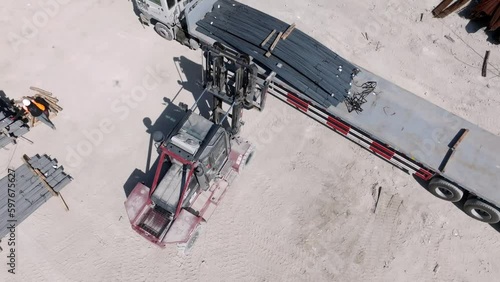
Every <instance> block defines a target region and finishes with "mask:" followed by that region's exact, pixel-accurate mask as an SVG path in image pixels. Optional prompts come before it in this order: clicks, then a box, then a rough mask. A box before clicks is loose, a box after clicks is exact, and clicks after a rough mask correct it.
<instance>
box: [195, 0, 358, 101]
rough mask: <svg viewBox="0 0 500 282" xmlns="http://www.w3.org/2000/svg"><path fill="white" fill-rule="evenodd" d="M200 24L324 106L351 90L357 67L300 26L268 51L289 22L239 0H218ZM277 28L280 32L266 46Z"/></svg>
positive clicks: (204, 30)
mask: <svg viewBox="0 0 500 282" xmlns="http://www.w3.org/2000/svg"><path fill="white" fill-rule="evenodd" d="M197 24H198V28H197V30H198V31H199V32H201V33H203V34H206V35H209V36H210V37H215V38H216V39H217V40H219V41H221V42H224V43H225V44H228V45H229V46H231V47H232V48H234V49H236V50H238V51H239V52H242V53H245V54H248V55H250V56H252V57H254V58H255V59H256V60H257V61H258V62H259V63H261V64H263V65H265V67H267V68H268V69H270V70H272V71H275V72H276V73H277V76H278V78H279V79H281V80H283V81H285V82H287V83H288V84H289V85H291V86H292V87H293V88H295V89H297V90H299V91H301V92H303V93H305V94H306V95H308V96H310V97H311V98H312V99H313V100H315V101H316V102H318V103H320V104H322V105H323V106H325V107H328V106H330V105H334V106H337V105H338V104H339V103H342V102H343V101H344V99H345V97H347V96H348V95H349V89H350V88H351V81H352V78H353V76H354V75H355V70H356V67H355V66H354V65H353V64H351V63H349V62H347V61H346V60H344V59H343V58H342V57H340V56H339V55H337V54H336V53H334V52H333V51H331V50H330V49H328V48H327V47H325V46H324V45H322V44H321V43H319V42H318V41H316V40H315V39H313V38H311V37H310V36H308V35H307V34H305V33H303V32H301V31H300V30H297V29H295V30H293V31H292V32H291V33H290V35H289V36H288V37H287V38H286V39H281V38H280V39H279V41H278V43H277V45H276V48H274V50H272V52H271V53H272V55H271V56H270V57H266V56H265V54H266V52H268V50H269V49H270V46H271V45H272V44H273V43H274V42H275V40H276V37H277V36H278V35H279V32H285V31H286V30H287V29H288V27H289V25H288V24H287V23H285V22H282V21H280V20H278V19H276V18H274V17H271V16H269V15H267V14H265V13H262V12H260V11H258V10H256V9H253V8H251V7H248V6H246V5H243V4H241V3H238V2H236V1H233V0H219V1H217V2H216V3H215V4H214V7H213V10H212V11H211V12H210V13H208V14H207V15H206V16H205V18H204V19H202V20H200V21H199V22H198V23H197ZM273 30H276V31H277V32H275V34H274V35H273V36H271V38H270V40H268V41H267V42H266V43H265V44H264V45H263V46H261V43H262V42H263V41H264V40H265V39H266V38H267V37H268V36H269V35H270V34H271V32H272V31H273Z"/></svg>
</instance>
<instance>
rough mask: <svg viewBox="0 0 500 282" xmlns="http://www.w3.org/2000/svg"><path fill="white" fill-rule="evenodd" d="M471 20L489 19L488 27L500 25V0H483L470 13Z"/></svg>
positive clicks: (493, 28)
mask: <svg viewBox="0 0 500 282" xmlns="http://www.w3.org/2000/svg"><path fill="white" fill-rule="evenodd" d="M469 19H471V20H483V19H484V20H488V29H489V30H496V29H498V28H499V27H500V0H482V1H481V2H479V4H477V6H475V7H474V8H473V9H472V11H471V13H470V15H469Z"/></svg>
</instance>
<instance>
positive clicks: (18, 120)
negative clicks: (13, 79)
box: [0, 92, 29, 149]
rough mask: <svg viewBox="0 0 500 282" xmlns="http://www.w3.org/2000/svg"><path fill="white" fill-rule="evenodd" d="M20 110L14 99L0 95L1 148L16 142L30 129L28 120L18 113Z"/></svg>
mask: <svg viewBox="0 0 500 282" xmlns="http://www.w3.org/2000/svg"><path fill="white" fill-rule="evenodd" d="M2 94H3V92H2ZM19 111H20V109H19V108H18V107H16V106H15V104H14V103H13V101H11V100H9V99H8V98H7V97H6V96H4V95H0V149H1V148H3V147H5V146H7V145H8V144H10V143H15V142H16V139H17V138H19V137H21V136H22V135H24V134H25V133H26V132H28V131H29V126H28V124H27V122H26V120H24V119H22V117H21V115H18V113H19Z"/></svg>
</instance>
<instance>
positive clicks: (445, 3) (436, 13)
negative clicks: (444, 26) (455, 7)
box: [432, 0, 453, 18]
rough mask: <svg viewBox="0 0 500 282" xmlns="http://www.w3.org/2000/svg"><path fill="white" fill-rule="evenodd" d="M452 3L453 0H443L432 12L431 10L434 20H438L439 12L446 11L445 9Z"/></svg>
mask: <svg viewBox="0 0 500 282" xmlns="http://www.w3.org/2000/svg"><path fill="white" fill-rule="evenodd" d="M452 1H453V0H443V1H442V2H441V3H439V5H437V7H436V8H434V10H432V15H434V17H436V18H439V14H441V12H442V11H443V10H444V9H446V7H448V6H449V5H450V4H451V2H452Z"/></svg>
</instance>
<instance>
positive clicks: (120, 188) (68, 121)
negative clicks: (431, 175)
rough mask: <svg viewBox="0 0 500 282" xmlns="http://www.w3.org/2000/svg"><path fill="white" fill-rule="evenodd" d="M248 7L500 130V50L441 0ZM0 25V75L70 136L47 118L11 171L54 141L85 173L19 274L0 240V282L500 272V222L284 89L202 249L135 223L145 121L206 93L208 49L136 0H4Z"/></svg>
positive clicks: (466, 277) (26, 235) (24, 242)
mask: <svg viewBox="0 0 500 282" xmlns="http://www.w3.org/2000/svg"><path fill="white" fill-rule="evenodd" d="M242 2H244V3H246V4H250V5H252V6H253V7H255V8H258V9H260V10H263V11H266V12H268V13H270V14H272V15H274V16H276V17H279V18H281V19H282V20H285V21H287V22H289V23H292V22H295V23H296V24H297V26H298V28H300V29H301V30H303V31H305V32H308V33H309V34H310V35H311V36H313V37H314V38H317V39H318V40H320V41H321V42H322V43H324V44H325V45H326V46H328V47H330V48H332V49H333V50H335V51H336V52H338V53H339V54H340V55H342V56H344V57H345V58H347V59H348V60H350V61H352V62H354V63H356V64H358V65H360V66H362V67H364V68H367V69H369V70H371V71H373V72H374V73H377V74H379V75H381V76H382V77H385V78H387V79H389V80H391V81H393V82H395V83H397V84H398V85H401V86H402V87H404V88H406V89H408V90H410V91H412V92H414V93H416V94H417V95H419V96H421V97H423V98H424V99H427V100H429V101H431V102H433V103H435V104H437V105H439V106H441V107H443V108H445V109H447V110H449V111H451V112H453V113H455V114H457V115H459V116H461V117H463V118H465V119H467V120H470V121H471V122H474V123H476V124H478V125H479V126H481V127H483V128H485V129H487V130H489V131H491V132H493V133H494V134H500V123H499V122H498V111H499V110H500V95H499V93H500V78H499V77H498V75H499V74H500V72H499V68H500V65H499V62H500V58H499V54H500V50H499V47H498V46H494V45H491V44H490V43H488V42H487V41H486V36H485V34H484V33H483V32H481V31H480V32H477V33H474V34H468V33H467V31H466V30H465V25H466V24H467V22H466V20H464V19H461V18H459V17H458V16H457V15H456V14H453V15H451V16H449V17H447V18H445V19H443V20H437V19H433V18H431V16H430V10H432V8H433V7H434V6H435V5H437V3H438V2H439V1H438V0H425V1H410V0H404V1H396V0H390V1H382V0H359V1H350V0H338V1H329V0H317V1H306V0H304V1H287V0H275V1H263V0H256V1H249V0H246V1H242ZM40 3H52V4H51V5H49V6H47V5H41V4H40ZM43 7H45V8H46V9H48V10H47V11H44V9H43ZM421 13H423V14H424V16H423V20H422V21H420V14H421ZM30 28H31V30H32V32H31V33H30V32H29V30H28V29H30ZM365 32H366V33H367V36H366V35H362V34H363V33H365ZM0 34H1V35H2V40H1V41H0V50H1V54H0V82H1V83H0V85H1V86H0V88H1V89H2V90H4V91H5V92H6V94H7V95H8V96H10V97H12V98H15V97H20V96H22V95H26V94H29V93H30V92H29V89H28V88H29V86H31V85H34V86H38V87H41V88H44V89H47V90H50V91H52V92H53V93H55V95H56V96H57V97H59V98H60V100H61V105H62V106H63V107H64V111H63V112H62V113H61V115H60V116H58V117H57V118H55V119H54V122H55V124H56V126H57V131H52V130H51V129H49V128H46V127H43V126H39V127H36V128H34V129H33V130H32V131H31V132H30V133H29V134H27V135H26V137H28V138H30V139H32V140H33V141H34V142H35V144H34V145H29V144H28V143H27V142H23V141H21V142H19V144H18V145H16V146H9V150H7V151H1V152H0V165H1V167H0V169H1V170H2V172H1V175H0V176H4V175H5V174H6V171H5V172H4V169H5V170H6V168H7V166H8V165H9V164H10V165H11V166H12V167H17V166H18V165H20V164H21V156H22V155H23V154H27V155H33V154H36V153H48V154H50V155H51V156H53V157H55V158H57V159H58V160H59V162H60V163H61V164H63V165H64V166H65V168H66V170H67V171H68V172H69V173H70V174H71V175H72V176H73V177H74V179H75V180H74V181H73V182H72V183H71V184H70V185H69V186H67V187H66V188H65V189H64V190H63V191H62V192H63V195H64V197H65V199H66V202H67V203H68V205H69V207H70V211H69V212H65V211H64V209H63V207H62V205H61V203H60V201H59V200H57V199H50V200H49V201H48V202H47V203H46V204H45V205H43V206H42V207H41V208H40V209H39V210H38V211H37V212H36V213H34V214H33V215H32V216H31V217H29V218H28V219H27V220H26V221H24V222H23V223H22V224H21V225H20V227H18V229H17V250H16V251H17V256H18V260H17V262H18V265H17V267H16V272H17V274H16V275H11V274H9V273H7V266H6V262H7V258H6V255H7V252H6V250H7V246H6V242H5V240H4V242H2V243H1V244H0V246H1V247H2V248H3V251H2V252H1V253H0V262H1V263H0V264H1V265H3V266H2V270H1V271H0V281H496V280H497V279H498V276H499V274H500V260H499V259H498V253H499V251H500V243H499V240H498V238H499V236H500V234H499V233H498V231H497V230H495V228H492V227H491V226H490V225H487V224H482V223H479V222H476V221H474V220H472V219H470V218H469V217H467V216H466V215H465V214H464V213H463V212H462V211H461V210H460V209H458V208H457V207H456V206H454V205H453V204H450V203H445V202H442V201H440V200H438V199H436V198H434V197H433V196H432V195H431V194H430V193H428V192H427V191H426V190H424V189H423V188H422V187H421V186H420V185H419V184H418V183H417V182H416V181H415V180H414V179H413V178H412V177H411V176H408V175H406V174H404V173H403V172H401V171H399V170H397V169H396V168H394V167H392V166H391V165H389V164H387V163H385V162H384V161H382V160H381V159H379V158H377V157H375V156H373V155H372V154H370V153H369V152H367V151H365V150H363V149H361V148H360V147H358V146H356V145H355V144H353V143H351V142H349V141H347V140H345V139H344V138H342V137H341V136H339V135H337V134H335V133H333V132H332V131H330V130H328V129H327V128H325V127H323V126H321V125H320V124H318V123H316V122H314V121H313V120H311V119H309V118H307V117H306V116H304V115H302V114H301V113H300V112H297V111H296V110H294V109H292V108H290V107H288V106H287V105H285V104H283V103H281V102H279V101H278V100H276V99H275V98H270V99H269V102H268V105H267V108H266V110H265V111H264V112H263V113H258V112H255V111H253V112H248V113H245V116H244V120H245V122H246V125H245V127H244V131H243V136H244V137H246V138H248V139H249V140H250V141H252V142H254V143H255V144H256V145H257V153H256V155H255V157H254V158H253V161H252V162H251V164H250V166H249V167H247V169H246V170H245V171H244V173H243V174H242V175H241V177H239V178H238V179H237V181H236V183H235V184H234V185H233V186H232V187H231V190H230V191H229V192H228V194H227V195H226V197H225V199H224V202H223V203H222V205H221V206H220V207H219V209H218V210H217V211H216V212H215V214H214V215H213V217H212V218H211V220H210V222H209V223H208V224H207V225H205V226H204V228H203V232H202V233H201V235H200V237H199V238H198V240H197V241H196V244H195V246H194V248H193V249H192V250H191V253H190V254H189V255H187V256H185V255H181V254H178V252H177V250H176V248H175V247H167V248H166V249H163V250H162V249H159V248H157V247H156V246H154V245H152V244H150V243H149V242H148V241H146V240H145V239H143V238H142V237H140V236H139V235H138V234H136V233H135V232H134V231H132V229H131V228H130V225H129V222H128V219H127V215H126V213H125V209H124V206H123V202H124V201H125V198H126V197H125V192H124V184H125V183H126V182H127V180H128V179H129V177H130V176H131V174H133V172H134V170H136V169H138V170H139V171H143V172H144V171H145V169H146V167H147V164H148V160H147V156H148V146H149V141H150V136H149V134H148V133H147V130H148V128H147V127H146V126H145V124H148V120H147V119H146V118H149V119H150V120H151V122H152V123H154V122H155V121H156V120H157V119H159V118H160V119H161V118H163V119H165V118H167V117H166V114H167V113H165V112H163V111H164V109H165V105H164V104H162V103H164V100H163V99H164V97H165V98H168V99H170V100H173V102H174V103H175V104H177V103H179V102H181V101H182V102H185V103H189V104H192V103H193V102H194V100H195V99H194V97H197V95H199V93H200V88H199V83H197V82H198V81H199V79H200V72H199V71H200V66H199V63H200V60H201V55H200V52H199V51H191V50H189V49H187V48H185V47H183V46H181V45H180V44H177V43H174V42H167V41H164V40H163V39H162V38H160V37H159V36H158V35H156V34H155V32H154V31H153V30H152V28H150V27H148V28H146V29H143V28H142V26H141V24H140V23H139V21H138V20H137V18H136V16H135V14H134V12H133V8H132V4H131V2H129V1H124V0H123V1H97V0H89V1H76V0H72V1H59V0H58V1H52V2H51V1H42V2H38V1H26V0H23V1H3V2H2V3H1V4H0ZM445 35H447V36H449V37H450V38H452V39H453V40H454V41H452V40H449V39H447V38H445V37H444V36H445ZM16 36H17V37H16ZM486 50H491V56H490V62H491V64H492V65H491V66H490V67H489V70H490V71H489V73H488V77H487V78H482V77H481V75H480V73H481V70H480V69H481V64H482V55H483V54H484V52H485V51H486ZM176 58H177V59H176ZM179 62H180V64H181V65H182V70H179V69H178V68H176V65H178V64H179ZM121 99H125V100H124V101H122V100H121ZM126 99H129V101H128V102H127V101H126ZM201 109H202V110H206V107H201ZM423 134H425V133H423ZM155 157H156V156H154V154H153V156H152V161H154V159H155ZM139 171H136V172H139ZM129 182H130V181H129ZM131 182H133V181H131ZM374 187H375V188H377V187H382V190H381V191H382V192H381V197H380V201H379V203H378V206H377V209H376V212H375V213H374V212H373V208H374V204H375V200H374V196H373V195H372V193H373V190H374V189H373V188H374ZM2 261H4V262H5V263H4V262H2Z"/></svg>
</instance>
